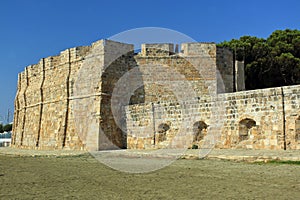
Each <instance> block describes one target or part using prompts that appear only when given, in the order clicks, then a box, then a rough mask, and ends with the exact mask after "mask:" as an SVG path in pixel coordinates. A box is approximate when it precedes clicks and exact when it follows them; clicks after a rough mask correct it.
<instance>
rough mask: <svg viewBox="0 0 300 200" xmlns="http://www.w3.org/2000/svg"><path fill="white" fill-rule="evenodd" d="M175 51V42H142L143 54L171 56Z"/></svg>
mask: <svg viewBox="0 0 300 200" xmlns="http://www.w3.org/2000/svg"><path fill="white" fill-rule="evenodd" d="M173 53H174V44H170V43H156V44H142V51H141V55H142V56H158V57H161V56H169V55H171V54H173Z"/></svg>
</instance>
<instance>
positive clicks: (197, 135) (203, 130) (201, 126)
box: [193, 121, 208, 142]
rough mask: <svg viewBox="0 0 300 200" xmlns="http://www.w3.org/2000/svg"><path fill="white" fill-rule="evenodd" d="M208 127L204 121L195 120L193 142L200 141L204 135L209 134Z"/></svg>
mask: <svg viewBox="0 0 300 200" xmlns="http://www.w3.org/2000/svg"><path fill="white" fill-rule="evenodd" d="M207 128H208V125H207V124H206V123H205V122H204V121H197V122H195V123H194V125H193V133H194V138H193V142H199V141H201V140H203V138H204V136H205V135H206V134H207Z"/></svg>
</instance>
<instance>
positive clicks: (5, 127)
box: [3, 124, 12, 132]
mask: <svg viewBox="0 0 300 200" xmlns="http://www.w3.org/2000/svg"><path fill="white" fill-rule="evenodd" d="M3 130H4V131H6V132H9V131H11V130H12V124H6V125H5V126H4V127H3Z"/></svg>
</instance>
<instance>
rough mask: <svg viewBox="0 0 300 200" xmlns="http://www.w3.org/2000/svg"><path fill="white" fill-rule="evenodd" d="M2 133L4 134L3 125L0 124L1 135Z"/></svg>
mask: <svg viewBox="0 0 300 200" xmlns="http://www.w3.org/2000/svg"><path fill="white" fill-rule="evenodd" d="M3 132H4V130H3V125H2V124H0V133H3Z"/></svg>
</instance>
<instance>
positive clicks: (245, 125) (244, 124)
mask: <svg viewBox="0 0 300 200" xmlns="http://www.w3.org/2000/svg"><path fill="white" fill-rule="evenodd" d="M255 126H256V121H254V120H253V119H250V118H246V119H242V120H241V121H240V122H239V139H240V141H243V140H248V139H249V135H250V130H251V128H253V127H255Z"/></svg>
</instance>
